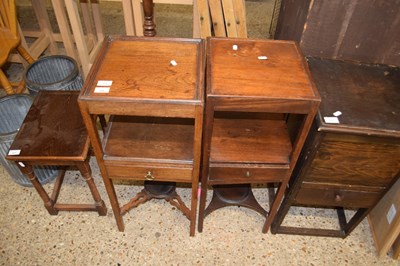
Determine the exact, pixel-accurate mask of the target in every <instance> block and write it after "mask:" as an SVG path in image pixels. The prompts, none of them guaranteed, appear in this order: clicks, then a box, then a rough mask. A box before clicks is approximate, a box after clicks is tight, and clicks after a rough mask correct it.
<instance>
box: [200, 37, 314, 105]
mask: <svg viewBox="0 0 400 266" xmlns="http://www.w3.org/2000/svg"><path fill="white" fill-rule="evenodd" d="M207 79H208V80H207V95H209V96H216V97H218V96H222V97H247V98H248V97H256V98H257V97H258V98H260V97H261V98H273V99H286V100H290V99H311V100H315V99H316V100H318V99H319V94H318V92H317V91H316V89H315V86H313V81H312V79H311V77H310V74H309V70H308V66H307V63H306V62H305V59H304V56H303V55H302V53H301V51H300V49H299V47H298V45H297V44H296V43H295V42H291V41H276V40H254V39H232V38H230V39H229V38H209V39H208V43H207Z"/></svg>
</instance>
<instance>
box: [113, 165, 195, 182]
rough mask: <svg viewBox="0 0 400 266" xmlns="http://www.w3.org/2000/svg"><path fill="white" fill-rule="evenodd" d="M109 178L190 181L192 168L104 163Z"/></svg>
mask: <svg viewBox="0 0 400 266" xmlns="http://www.w3.org/2000/svg"><path fill="white" fill-rule="evenodd" d="M106 168H107V172H108V175H109V176H110V178H123V179H133V180H154V181H171V182H192V168H183V167H182V168H179V167H174V168H163V167H151V166H148V167H140V166H131V165H123V164H111V165H109V164H106Z"/></svg>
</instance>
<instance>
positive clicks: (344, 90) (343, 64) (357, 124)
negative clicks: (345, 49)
mask: <svg viewBox="0 0 400 266" xmlns="http://www.w3.org/2000/svg"><path fill="white" fill-rule="evenodd" d="M308 62H309V65H310V70H311V72H312V74H313V77H314V80H315V82H316V85H317V86H318V88H319V92H320V94H321V97H324V101H323V102H322V103H321V107H320V116H319V119H320V123H321V124H322V125H324V126H326V127H329V126H330V125H329V124H327V123H325V122H324V120H323V117H325V116H328V117H329V116H333V113H334V112H336V111H341V112H342V115H341V116H340V117H339V121H340V124H339V125H334V127H335V128H338V129H339V128H340V129H342V128H351V129H353V131H354V133H356V132H359V133H361V134H362V133H363V132H370V133H373V131H376V129H379V133H377V135H382V134H383V132H386V133H385V134H386V135H392V136H396V137H398V136H400V135H399V132H400V104H399V102H400V68H398V67H391V66H387V65H376V64H360V63H356V62H349V61H340V60H336V61H334V60H327V59H326V60H324V59H322V60H321V59H319V58H312V57H311V58H308Z"/></svg>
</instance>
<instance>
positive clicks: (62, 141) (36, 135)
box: [6, 91, 89, 161]
mask: <svg viewBox="0 0 400 266" xmlns="http://www.w3.org/2000/svg"><path fill="white" fill-rule="evenodd" d="M78 96H79V91H40V92H39V93H38V94H37V95H36V97H35V99H34V101H33V104H32V106H31V108H30V109H29V111H28V114H27V115H26V117H25V120H24V122H23V123H22V125H21V128H20V129H19V131H18V133H17V135H16V136H15V138H14V142H13V143H12V144H11V147H10V151H11V154H15V155H7V157H6V158H7V159H9V160H23V161H35V160H55V161H57V160H60V161H62V160H65V159H71V160H78V161H82V160H84V159H85V158H86V154H87V152H88V149H89V138H88V135H87V132H86V127H85V125H84V123H83V120H82V116H81V113H80V110H79V107H78V102H77V99H78ZM9 154H10V152H9Z"/></svg>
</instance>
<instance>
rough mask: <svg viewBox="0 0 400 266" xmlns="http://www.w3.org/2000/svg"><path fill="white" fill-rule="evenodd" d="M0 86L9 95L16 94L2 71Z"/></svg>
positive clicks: (0, 70)
mask: <svg viewBox="0 0 400 266" xmlns="http://www.w3.org/2000/svg"><path fill="white" fill-rule="evenodd" d="M0 84H1V86H2V87H3V89H4V90H5V91H6V93H7V94H14V93H15V92H14V89H13V87H12V85H11V83H10V82H9V81H8V78H7V76H6V74H5V73H4V72H3V70H2V69H0Z"/></svg>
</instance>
